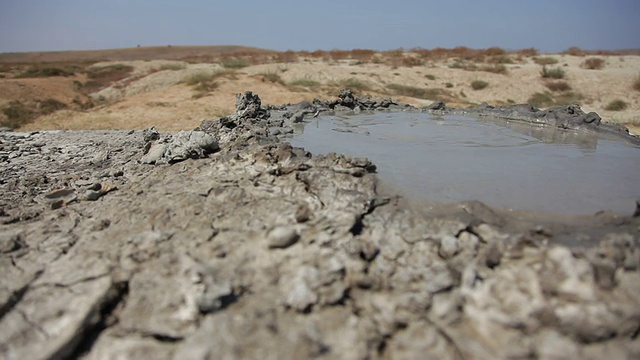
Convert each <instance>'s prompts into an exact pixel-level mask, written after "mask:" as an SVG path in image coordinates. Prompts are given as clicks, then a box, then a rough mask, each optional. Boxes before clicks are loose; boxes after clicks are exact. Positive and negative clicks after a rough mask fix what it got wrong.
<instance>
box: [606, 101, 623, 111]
mask: <svg viewBox="0 0 640 360" xmlns="http://www.w3.org/2000/svg"><path fill="white" fill-rule="evenodd" d="M627 106H628V104H627V103H626V102H624V101H622V100H613V101H612V102H610V103H609V104H607V106H605V108H604V109H605V110H608V111H622V110H624V109H626V108H627Z"/></svg>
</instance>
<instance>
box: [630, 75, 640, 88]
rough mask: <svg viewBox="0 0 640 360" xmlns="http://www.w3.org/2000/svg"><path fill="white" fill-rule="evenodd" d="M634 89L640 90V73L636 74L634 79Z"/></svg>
mask: <svg viewBox="0 0 640 360" xmlns="http://www.w3.org/2000/svg"><path fill="white" fill-rule="evenodd" d="M632 87H633V90H635V91H640V75H638V76H636V78H635V79H634V80H633V85H632Z"/></svg>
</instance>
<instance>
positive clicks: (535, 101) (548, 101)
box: [527, 92, 553, 108]
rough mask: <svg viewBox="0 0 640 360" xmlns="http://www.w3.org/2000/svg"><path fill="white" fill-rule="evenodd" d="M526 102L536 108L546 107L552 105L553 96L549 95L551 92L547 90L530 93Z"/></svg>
mask: <svg viewBox="0 0 640 360" xmlns="http://www.w3.org/2000/svg"><path fill="white" fill-rule="evenodd" d="M527 102H528V103H529V104H531V105H533V106H535V107H538V108H546V107H549V106H551V105H553V97H552V96H551V93H548V92H544V93H539V92H537V93H535V94H533V95H531V97H530V98H529V100H527Z"/></svg>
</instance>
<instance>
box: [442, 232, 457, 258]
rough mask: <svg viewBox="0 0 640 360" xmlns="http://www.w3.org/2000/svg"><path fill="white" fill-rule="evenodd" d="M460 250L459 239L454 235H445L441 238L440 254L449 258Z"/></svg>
mask: <svg viewBox="0 0 640 360" xmlns="http://www.w3.org/2000/svg"><path fill="white" fill-rule="evenodd" d="M459 251H460V245H459V244H458V239H457V238H456V237H455V236H452V235H445V236H443V237H442V240H440V249H439V250H438V254H439V255H440V256H442V257H443V258H445V259H449V258H451V257H454V256H456V254H458V252H459Z"/></svg>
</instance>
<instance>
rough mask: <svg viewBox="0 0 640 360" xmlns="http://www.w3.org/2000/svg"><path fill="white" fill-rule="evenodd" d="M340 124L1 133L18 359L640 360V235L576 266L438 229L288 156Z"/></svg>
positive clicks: (489, 228)
mask: <svg viewBox="0 0 640 360" xmlns="http://www.w3.org/2000/svg"><path fill="white" fill-rule="evenodd" d="M343 95H344V96H341V103H340V104H338V103H336V104H334V107H335V106H338V105H339V106H344V107H346V108H351V107H350V105H349V104H353V103H354V102H356V103H357V104H368V103H369V102H368V101H367V100H366V99H355V98H351V97H349V96H348V95H347V94H346V93H345V94H343ZM323 104H324V105H323ZM325 105H326V103H323V102H318V104H315V105H312V104H308V103H306V104H301V105H298V106H282V107H272V108H271V110H269V109H268V108H265V107H263V106H262V104H261V103H260V100H259V98H258V97H257V96H255V95H254V94H251V93H247V94H244V95H242V96H239V97H238V102H237V110H238V111H237V112H236V113H235V114H232V115H230V116H228V117H225V118H222V119H218V120H211V121H207V122H205V123H203V124H202V126H200V128H199V129H196V130H194V131H192V132H186V133H178V134H162V133H158V132H156V131H153V130H149V131H145V132H142V131H130V132H124V131H109V132H106V131H104V132H100V131H78V132H42V133H0V157H1V158H2V161H3V163H4V164H5V165H4V166H3V168H2V170H1V172H2V173H1V176H0V179H1V180H0V190H1V191H0V194H1V195H0V222H2V224H3V225H1V230H2V231H0V234H1V235H0V271H2V274H3V276H2V277H1V280H0V354H2V357H3V358H7V359H22V358H30V359H49V358H66V357H78V356H82V357H83V358H87V359H102V358H116V357H117V358H135V357H139V356H140V354H144V355H143V356H144V357H149V358H156V359H171V358H174V359H203V358H218V357H225V358H226V357H229V358H261V359H264V358H273V359H276V358H354V359H355V358H423V357H425V356H428V357H433V358H440V359H447V358H468V359H471V358H474V359H475V358H479V359H497V358H513V357H518V358H532V357H534V358H535V357H539V358H582V359H598V358H604V357H610V356H612V354H615V356H617V357H620V358H637V357H639V356H640V347H639V346H638V341H637V336H638V329H639V328H640V326H639V324H640V286H639V284H640V271H639V270H638V266H639V263H640V252H639V251H638V245H639V244H638V241H639V240H638V239H639V234H638V232H639V230H638V229H639V228H640V227H639V225H640V222H639V219H638V218H637V217H636V218H631V217H629V218H615V219H613V220H612V221H611V222H610V223H611V225H612V230H611V231H609V232H608V233H607V234H606V235H603V236H602V237H601V241H600V244H599V245H598V246H595V247H590V248H573V249H570V248H567V247H564V246H560V245H556V244H554V243H553V238H554V235H555V234H554V232H553V230H552V229H551V230H550V229H546V228H544V227H540V226H534V225H531V226H530V227H528V228H523V229H524V230H522V231H512V230H510V227H509V226H508V225H509V221H510V220H509V219H508V218H503V217H501V216H500V215H499V214H497V213H494V212H491V210H490V209H488V208H486V207H483V206H482V205H481V204H475V205H473V204H466V205H464V204H463V205H460V206H454V210H455V211H449V212H446V211H445V212H442V213H440V214H438V215H433V213H432V215H429V216H426V215H424V214H423V213H421V212H419V211H417V210H414V209H412V208H409V207H406V206H404V205H403V203H402V201H400V200H399V199H397V198H395V197H388V196H385V195H384V194H381V193H379V192H378V191H377V183H376V176H375V169H376V168H375V166H374V165H373V164H372V163H371V162H370V161H369V160H367V159H361V158H360V159H359V158H349V157H346V156H341V155H337V154H329V155H326V156H313V157H312V156H311V155H310V154H309V153H307V152H306V151H304V150H303V149H300V148H293V147H291V146H290V145H289V144H287V143H285V142H282V141H280V140H279V139H278V136H281V134H282V133H286V132H287V130H286V129H287V127H288V126H289V124H291V123H292V121H293V120H292V118H295V117H294V116H293V115H294V114H295V113H294V111H301V110H304V109H309V108H313V107H314V106H315V108H314V109H313V110H315V111H320V110H322V109H323V108H324V107H323V106H325ZM356 106H357V105H356ZM372 106H373V107H375V105H372ZM395 106H399V107H401V105H395ZM354 108H355V106H354ZM313 110H312V111H310V112H305V113H304V114H303V115H302V116H303V118H304V116H312V115H311V112H313ZM276 128H277V129H278V132H276V131H274V130H273V129H276ZM214 143H216V144H217V146H214ZM178 149H182V150H180V151H178ZM176 154H179V156H178V157H175V156H174V155H176ZM153 156H155V159H156V161H142V160H143V159H146V160H149V158H151V157H153ZM144 162H153V163H155V164H156V165H150V164H145V163H144ZM427 354H428V355H427Z"/></svg>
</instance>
